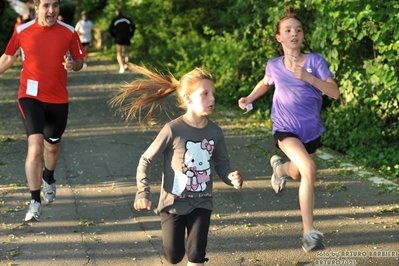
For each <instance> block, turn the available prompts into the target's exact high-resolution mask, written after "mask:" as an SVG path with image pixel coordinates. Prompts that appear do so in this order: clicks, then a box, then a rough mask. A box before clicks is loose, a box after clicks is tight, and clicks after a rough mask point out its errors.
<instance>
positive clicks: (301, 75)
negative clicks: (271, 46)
mask: <svg viewBox="0 0 399 266" xmlns="http://www.w3.org/2000/svg"><path fill="white" fill-rule="evenodd" d="M294 75H295V77H296V78H297V79H299V80H302V81H304V82H307V83H309V84H310V85H312V86H313V87H315V88H317V89H319V90H320V91H321V92H322V93H324V94H325V95H327V96H329V97H331V98H334V99H338V98H339V96H340V92H339V88H338V85H337V83H335V81H334V79H333V78H332V77H329V78H327V79H326V80H325V81H323V80H321V79H319V78H317V77H315V76H314V75H312V74H309V73H308V72H307V71H306V70H305V69H304V68H303V67H301V66H300V65H296V66H295V69H294Z"/></svg>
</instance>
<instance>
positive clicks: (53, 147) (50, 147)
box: [44, 141, 60, 154]
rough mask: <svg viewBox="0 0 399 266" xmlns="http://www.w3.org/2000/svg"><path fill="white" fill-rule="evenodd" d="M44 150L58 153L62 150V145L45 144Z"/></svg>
mask: <svg viewBox="0 0 399 266" xmlns="http://www.w3.org/2000/svg"><path fill="white" fill-rule="evenodd" d="M44 148H45V149H46V151H47V152H49V153H54V154H55V153H58V151H59V149H60V144H59V143H56V144H50V143H48V142H47V141H46V142H45V143H44Z"/></svg>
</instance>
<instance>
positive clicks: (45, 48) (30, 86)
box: [0, 0, 85, 221]
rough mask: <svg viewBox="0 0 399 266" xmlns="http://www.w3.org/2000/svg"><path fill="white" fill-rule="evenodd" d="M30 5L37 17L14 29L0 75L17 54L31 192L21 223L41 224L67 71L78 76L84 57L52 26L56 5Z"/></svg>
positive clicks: (68, 34) (71, 36) (60, 26)
mask: <svg viewBox="0 0 399 266" xmlns="http://www.w3.org/2000/svg"><path fill="white" fill-rule="evenodd" d="M34 6H35V10H36V13H37V14H38V17H37V18H36V19H34V20H31V21H29V22H27V23H24V24H22V25H20V26H18V27H17V28H16V29H15V31H14V34H13V36H12V37H11V39H10V41H9V43H8V45H7V47H6V50H5V52H4V54H3V55H2V56H1V58H0V74H2V73H3V72H5V71H6V70H7V69H8V68H10V67H11V66H12V65H13V63H14V62H15V59H16V55H17V54H18V52H19V51H20V52H21V60H22V70H21V75H20V86H19V91H18V107H19V110H20V113H21V116H22V119H23V123H24V126H25V130H26V133H27V137H28V153H27V157H26V161H25V173H26V178H27V180H28V184H29V190H30V193H31V203H30V205H29V210H28V212H27V214H26V216H25V221H30V220H36V221H40V215H41V203H42V199H41V197H40V189H41V185H42V183H43V201H44V203H47V204H48V203H51V202H53V201H54V199H55V194H56V187H55V179H54V176H53V174H54V170H55V167H56V165H57V163H58V159H59V156H60V153H61V148H60V140H61V137H62V134H63V133H64V131H65V128H66V124H67V119H68V91H67V87H66V85H67V72H68V71H72V70H73V71H79V70H80V69H81V68H82V66H83V58H84V57H85V52H84V49H83V47H82V44H81V42H80V40H79V36H78V34H77V33H76V32H75V30H74V28H73V27H72V26H70V25H68V24H65V23H63V22H61V21H57V16H58V14H59V13H60V0H34ZM42 160H44V167H43V163H42ZM43 168H44V170H43Z"/></svg>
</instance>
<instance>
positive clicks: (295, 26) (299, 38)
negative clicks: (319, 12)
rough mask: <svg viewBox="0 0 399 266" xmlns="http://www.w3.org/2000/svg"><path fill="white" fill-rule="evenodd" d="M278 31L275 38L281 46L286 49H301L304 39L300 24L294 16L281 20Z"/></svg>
mask: <svg viewBox="0 0 399 266" xmlns="http://www.w3.org/2000/svg"><path fill="white" fill-rule="evenodd" d="M279 30H280V31H279V33H278V34H277V35H276V39H277V41H278V42H279V43H281V45H282V46H283V48H286V49H291V50H295V49H301V45H302V42H303V39H304V34H303V29H302V24H301V22H299V21H298V20H296V19H294V18H289V19H286V20H284V21H282V22H281V24H280V29H279Z"/></svg>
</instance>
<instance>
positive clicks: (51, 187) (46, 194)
mask: <svg viewBox="0 0 399 266" xmlns="http://www.w3.org/2000/svg"><path fill="white" fill-rule="evenodd" d="M42 192H43V200H44V202H45V203H46V204H50V203H51V202H53V201H54V200H55V194H56V188H55V183H52V184H47V182H46V181H45V180H44V179H43V191H42Z"/></svg>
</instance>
